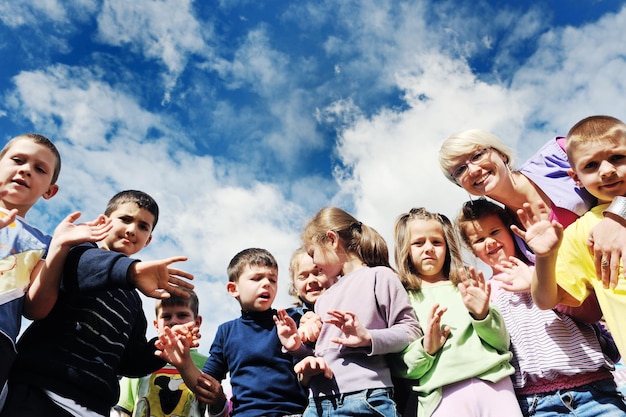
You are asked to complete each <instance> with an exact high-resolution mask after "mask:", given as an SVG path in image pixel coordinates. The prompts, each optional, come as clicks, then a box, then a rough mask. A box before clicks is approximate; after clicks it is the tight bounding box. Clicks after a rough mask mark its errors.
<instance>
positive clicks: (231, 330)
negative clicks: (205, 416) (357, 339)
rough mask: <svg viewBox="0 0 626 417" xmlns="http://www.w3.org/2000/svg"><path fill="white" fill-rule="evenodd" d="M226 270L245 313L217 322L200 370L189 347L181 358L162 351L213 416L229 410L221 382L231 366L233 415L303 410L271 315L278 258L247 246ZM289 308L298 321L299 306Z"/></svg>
mask: <svg viewBox="0 0 626 417" xmlns="http://www.w3.org/2000/svg"><path fill="white" fill-rule="evenodd" d="M227 273H228V280H229V282H228V284H226V289H227V290H228V293H229V294H230V295H231V296H232V297H233V298H235V299H237V301H239V304H240V305H241V317H240V318H237V319H235V320H231V321H228V322H226V323H223V324H221V325H220V326H219V327H218V329H217V334H216V336H215V339H214V340H213V344H212V345H211V350H210V355H209V358H208V359H207V361H206V363H205V364H204V367H203V368H202V372H200V370H199V369H198V368H196V367H195V365H194V364H193V361H192V360H191V357H190V356H189V354H188V352H189V350H188V349H184V351H183V352H179V354H180V353H182V355H179V356H178V358H177V357H176V356H177V355H175V354H172V355H171V356H169V355H168V350H167V349H166V348H164V349H163V353H162V354H163V355H164V356H162V357H163V358H164V359H166V360H168V361H170V363H172V365H175V366H176V367H177V368H178V370H179V371H180V373H181V375H182V376H183V378H184V380H185V383H186V384H187V386H188V387H190V388H192V390H193V391H194V392H195V393H196V396H197V398H198V399H200V400H201V401H204V402H206V403H208V405H209V413H210V415H212V416H224V415H227V414H228V411H229V407H228V403H227V401H226V397H225V395H224V392H223V390H222V386H221V381H222V380H223V379H224V378H225V377H226V374H227V373H228V372H230V384H231V386H232V392H233V395H232V398H231V402H232V411H231V414H230V415H231V416H237V417H240V416H241V417H248V416H249V417H258V416H260V415H263V416H265V417H284V416H293V415H300V414H302V412H303V411H304V409H305V407H306V404H307V395H306V392H305V390H304V388H303V387H302V386H301V385H300V383H299V382H298V378H297V376H296V374H295V373H294V370H293V366H294V362H293V359H292V357H291V355H289V354H288V353H286V352H283V351H282V345H281V343H280V340H279V339H278V336H277V334H276V325H275V324H274V320H273V316H274V315H276V310H274V309H272V303H273V302H274V298H276V291H277V289H278V264H277V262H276V259H274V257H273V256H272V254H271V253H269V252H268V251H267V250H265V249H257V248H251V249H245V250H243V251H241V252H239V253H238V254H237V255H235V257H234V258H233V259H232V260H231V261H230V264H229V265H228V269H227ZM288 312H289V314H290V315H291V316H292V317H293V318H294V319H295V320H296V321H299V318H300V317H299V316H297V313H296V312H295V309H291V311H289V310H288ZM166 338H167V336H166ZM162 340H164V339H163V338H162ZM170 341H171V339H170ZM173 345H174V344H170V346H173ZM172 349H174V350H175V349H176V348H175V347H172ZM170 353H171V351H170Z"/></svg>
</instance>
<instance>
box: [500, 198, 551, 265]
mask: <svg viewBox="0 0 626 417" xmlns="http://www.w3.org/2000/svg"><path fill="white" fill-rule="evenodd" d="M517 216H518V217H519V219H520V221H521V222H522V225H523V226H524V228H525V229H526V231H523V230H522V229H520V228H519V227H517V226H515V225H512V226H511V230H513V232H514V233H515V234H516V235H518V236H519V237H521V238H522V239H524V240H525V241H526V243H528V246H530V248H531V249H532V250H533V252H535V255H537V256H546V255H549V254H551V253H553V252H554V251H556V250H558V248H559V245H560V244H561V239H562V238H563V226H562V225H561V224H560V223H559V222H557V221H550V211H549V210H548V208H547V207H546V205H545V204H544V203H543V202H542V201H538V202H537V209H533V207H532V206H531V205H530V204H528V203H524V205H523V206H522V208H521V209H519V210H517Z"/></svg>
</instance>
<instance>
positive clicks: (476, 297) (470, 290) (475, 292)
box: [457, 267, 491, 320]
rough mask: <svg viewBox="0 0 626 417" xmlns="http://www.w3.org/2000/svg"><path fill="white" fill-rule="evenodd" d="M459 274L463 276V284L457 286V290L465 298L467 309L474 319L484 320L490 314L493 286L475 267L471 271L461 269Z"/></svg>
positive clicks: (464, 302)
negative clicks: (490, 297) (490, 298)
mask: <svg viewBox="0 0 626 417" xmlns="http://www.w3.org/2000/svg"><path fill="white" fill-rule="evenodd" d="M459 274H460V275H461V282H459V283H458V284H457V288H458V289H459V292H460V293H461V297H463V304H465V308H467V311H469V312H470V313H471V314H472V316H473V317H474V319H476V320H484V319H485V317H487V314H488V313H489V296H490V295H491V285H490V284H489V282H486V281H485V276H484V274H483V273H482V271H476V268H474V267H470V268H469V271H467V270H466V269H465V268H460V269H459Z"/></svg>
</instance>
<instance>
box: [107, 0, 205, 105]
mask: <svg viewBox="0 0 626 417" xmlns="http://www.w3.org/2000/svg"><path fill="white" fill-rule="evenodd" d="M97 20H98V35H97V36H98V39H99V40H100V41H101V42H104V43H106V44H110V45H114V46H120V47H121V46H128V47H130V49H131V50H132V51H134V52H135V53H140V54H143V56H144V57H146V58H147V59H154V60H158V61H161V62H162V63H163V65H165V67H166V68H167V72H166V73H165V74H163V83H164V87H165V92H164V100H165V101H168V99H169V94H170V92H171V90H172V89H173V88H174V87H175V85H176V83H177V80H178V77H179V76H180V74H181V73H182V72H183V71H184V70H185V67H186V66H187V63H188V60H189V56H190V55H191V54H196V55H199V56H203V57H208V56H209V55H210V53H211V52H210V48H209V47H208V46H207V44H206V43H205V37H210V33H211V27H210V24H208V22H205V23H204V24H200V22H198V21H197V20H196V18H195V16H194V14H193V8H192V1H191V0H157V1H152V0H141V1H125V0H105V1H104V3H103V5H102V10H101V12H100V14H99V15H98V18H97Z"/></svg>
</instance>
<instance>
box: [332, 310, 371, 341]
mask: <svg viewBox="0 0 626 417" xmlns="http://www.w3.org/2000/svg"><path fill="white" fill-rule="evenodd" d="M327 314H328V315H329V316H330V318H328V319H326V320H325V323H329V324H332V325H334V326H337V327H338V328H339V329H340V330H341V331H342V332H343V334H344V335H345V337H333V338H331V339H330V341H331V342H333V343H337V344H340V345H343V346H349V347H369V346H372V336H371V334H370V332H369V331H368V330H367V329H366V328H365V327H364V326H363V325H362V324H361V322H360V321H359V319H358V318H357V317H356V315H355V314H354V313H352V312H350V311H339V310H331V311H329V312H328V313H327Z"/></svg>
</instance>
